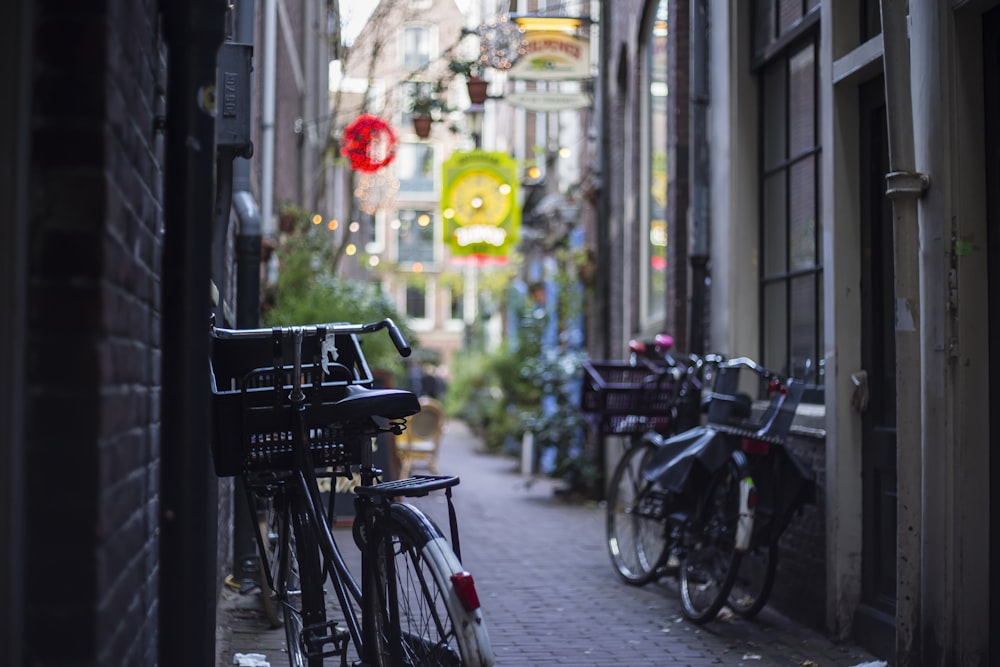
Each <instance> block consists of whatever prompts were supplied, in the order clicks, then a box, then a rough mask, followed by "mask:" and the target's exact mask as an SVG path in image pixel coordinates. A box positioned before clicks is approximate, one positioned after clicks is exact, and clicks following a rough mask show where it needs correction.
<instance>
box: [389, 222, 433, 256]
mask: <svg viewBox="0 0 1000 667" xmlns="http://www.w3.org/2000/svg"><path fill="white" fill-rule="evenodd" d="M397 238H398V253H397V254H398V258H399V261H400V262H424V263H430V262H433V261H434V214H433V213H431V212H430V211H412V210H402V211H400V212H399V229H398V235H397Z"/></svg>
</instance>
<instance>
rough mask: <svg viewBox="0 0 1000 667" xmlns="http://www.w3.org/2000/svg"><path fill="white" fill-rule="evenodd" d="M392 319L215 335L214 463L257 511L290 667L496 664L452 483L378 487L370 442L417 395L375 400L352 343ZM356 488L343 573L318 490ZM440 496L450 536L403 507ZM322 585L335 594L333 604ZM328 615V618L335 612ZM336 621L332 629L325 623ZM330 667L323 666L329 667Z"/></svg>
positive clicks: (417, 480) (404, 413)
mask: <svg viewBox="0 0 1000 667" xmlns="http://www.w3.org/2000/svg"><path fill="white" fill-rule="evenodd" d="M382 329H385V330H387V331H388V333H389V335H390V337H391V338H392V340H393V342H394V343H395V344H396V347H397V349H399V351H400V353H401V354H403V355H404V356H406V355H408V354H409V351H410V350H409V347H408V345H407V343H406V341H405V340H404V338H403V336H402V334H401V333H400V331H399V329H398V328H397V327H396V326H395V324H394V323H393V322H392V321H391V320H388V319H386V320H382V321H380V322H375V323H372V324H363V325H358V324H327V325H312V326H299V327H281V328H274V329H247V330H235V329H221V328H214V327H213V329H212V333H211V335H212V358H211V371H212V372H211V382H212V394H213V418H214V425H213V440H212V444H213V455H214V463H215V468H216V473H217V474H218V475H220V476H232V475H242V477H243V479H244V481H245V488H246V490H247V502H248V503H249V504H250V506H251V509H252V510H253V513H254V514H257V512H258V511H259V508H261V507H264V508H266V509H265V511H264V512H263V515H264V520H263V521H262V524H263V525H265V526H266V527H267V528H266V530H261V531H260V532H259V537H258V547H259V551H260V554H261V559H262V560H263V561H264V563H265V566H264V567H263V568H262V569H263V571H264V574H265V577H266V579H267V581H266V583H267V587H268V588H269V589H270V591H271V592H272V595H273V597H274V601H275V602H276V603H277V605H278V607H280V609H281V611H282V614H283V617H284V626H285V631H286V639H287V645H288V652H289V656H290V663H291V665H292V666H293V667H322V665H323V664H324V663H325V662H326V661H327V659H331V660H334V659H335V660H336V661H337V662H338V663H339V664H340V665H341V666H342V667H346V666H347V665H348V656H349V655H350V656H351V659H352V662H351V663H350V664H352V665H355V666H358V667H403V666H416V665H422V666H423V665H432V666H433V665H462V666H468V667H477V666H487V665H492V664H493V662H494V656H493V651H492V647H491V645H490V641H489V636H488V633H487V631H486V625H485V622H484V620H483V616H482V611H481V608H480V603H479V598H478V595H477V592H476V587H475V582H474V580H473V577H472V575H471V574H469V572H467V571H466V570H465V569H464V568H463V567H462V565H461V560H460V548H459V541H458V522H457V519H456V515H455V507H454V504H453V502H452V488H453V487H454V486H455V485H456V484H458V482H459V479H458V478H457V477H454V476H440V475H434V476H415V477H410V478H407V479H401V480H390V481H380V480H381V477H382V474H383V473H382V471H381V470H380V469H378V468H377V467H376V466H375V465H374V463H373V460H374V459H373V448H374V447H375V446H376V443H377V439H378V436H380V435H381V434H385V433H393V434H397V435H398V434H399V433H401V432H402V429H403V428H404V425H405V422H404V420H405V418H406V417H408V416H410V415H412V414H415V413H416V412H418V411H419V409H420V408H419V404H418V401H417V398H416V396H415V395H413V394H412V393H410V392H408V391H402V390H396V389H373V388H372V384H373V378H372V373H371V370H370V368H369V367H368V364H367V361H366V359H365V356H364V354H363V353H362V350H361V344H360V337H361V336H363V335H365V334H370V333H373V332H375V331H379V330H382ZM323 479H329V480H331V481H334V482H335V481H336V480H337V479H341V480H344V479H350V480H356V482H357V483H356V485H355V487H354V492H355V497H354V512H355V515H354V521H353V529H352V536H353V540H352V541H353V542H354V543H355V545H356V546H357V548H359V549H360V550H361V553H362V566H361V572H360V577H359V578H358V577H355V575H354V574H353V573H352V572H351V570H350V569H349V567H348V565H347V563H346V562H345V559H344V556H343V553H342V551H341V547H340V545H339V544H338V542H337V540H336V539H335V537H334V534H333V530H332V529H331V525H333V523H332V521H333V519H332V516H333V511H334V495H335V494H334V493H332V492H331V493H330V495H329V498H328V507H326V508H325V507H324V503H323V498H322V494H321V492H320V484H319V480H323ZM435 491H443V492H444V493H445V495H446V497H447V501H448V513H449V524H450V525H449V528H450V535H449V536H447V537H446V536H445V535H444V534H443V533H442V531H441V530H440V529H439V528H438V526H437V525H435V524H434V522H433V521H432V520H431V519H429V518H428V517H427V516H426V515H425V514H424V513H423V512H421V511H420V510H419V509H418V508H416V507H414V506H413V505H411V504H409V503H406V502H401V501H400V500H399V499H400V498H407V497H418V496H425V495H427V494H429V493H431V492H435ZM327 584H329V586H330V588H331V589H332V592H333V595H332V596H330V598H329V599H328V597H327V593H326V590H325V587H326V585H327ZM333 608H336V609H337V611H336V612H335V613H330V610H331V609H333ZM331 617H333V618H331ZM327 664H331V663H327Z"/></svg>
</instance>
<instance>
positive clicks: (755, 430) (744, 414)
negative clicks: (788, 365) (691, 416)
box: [708, 366, 805, 444]
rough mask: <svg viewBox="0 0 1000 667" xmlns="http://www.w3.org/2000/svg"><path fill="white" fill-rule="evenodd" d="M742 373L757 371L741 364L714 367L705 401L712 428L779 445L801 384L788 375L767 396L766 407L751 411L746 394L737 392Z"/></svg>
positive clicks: (802, 386)
mask: <svg viewBox="0 0 1000 667" xmlns="http://www.w3.org/2000/svg"><path fill="white" fill-rule="evenodd" d="M742 374H747V375H753V377H754V378H755V379H757V378H758V376H757V374H756V373H754V372H753V371H752V370H750V369H748V368H745V367H742V366H722V367H720V368H719V370H718V374H717V376H716V379H715V385H714V386H713V388H712V393H711V395H710V400H709V404H708V422H709V424H711V425H712V426H713V427H715V428H717V429H719V430H722V431H726V432H728V433H731V434H733V435H739V436H743V437H746V438H753V439H756V440H763V441H767V442H771V443H774V444H783V443H784V441H785V438H786V437H787V435H788V431H789V430H790V429H791V426H792V421H793V420H794V418H795V411H796V409H797V408H798V405H799V402H800V401H801V400H802V393H803V390H804V389H805V385H804V384H803V383H802V381H801V380H796V379H792V378H789V379H788V380H786V381H785V384H784V387H783V390H781V391H774V392H771V393H770V394H769V395H768V402H767V407H766V408H764V409H763V410H762V411H761V410H756V411H755V410H754V408H753V400H752V398H751V397H750V395H749V394H747V393H744V392H742V391H740V389H741V386H740V378H741V377H742V376H743V375H742Z"/></svg>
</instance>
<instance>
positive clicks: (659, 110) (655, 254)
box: [645, 0, 669, 319]
mask: <svg viewBox="0 0 1000 667" xmlns="http://www.w3.org/2000/svg"><path fill="white" fill-rule="evenodd" d="M667 9H668V5H667V0H660V3H659V5H658V6H657V13H656V20H655V21H654V22H653V27H652V34H651V35H650V39H649V53H648V54H647V63H648V68H649V91H648V93H649V94H648V97H647V100H648V105H649V108H648V117H649V127H648V128H647V132H648V134H647V141H648V143H647V146H648V147H649V148H648V150H649V158H648V164H647V172H646V173H647V174H648V176H647V177H648V182H649V192H648V195H647V196H648V201H647V207H646V210H647V211H648V217H647V219H646V220H645V223H646V248H645V254H646V277H647V280H646V303H645V317H646V318H648V319H655V318H657V317H661V316H662V315H663V313H664V311H665V310H666V294H667V181H668V174H667V151H668V144H667V129H668V127H667V123H668V120H667V101H668V97H667V96H668V94H669V90H668V88H667V64H668V59H667Z"/></svg>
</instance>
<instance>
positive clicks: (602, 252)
mask: <svg viewBox="0 0 1000 667" xmlns="http://www.w3.org/2000/svg"><path fill="white" fill-rule="evenodd" d="M609 4H610V3H608V2H602V3H601V9H600V17H601V21H600V25H601V31H600V35H599V37H600V40H601V42H600V52H601V56H600V57H601V62H602V63H610V62H612V60H611V55H612V54H611V47H612V44H613V40H612V30H611V25H612V23H611V10H610V8H609V7H608V5H609ZM600 71H601V72H604V75H603V76H601V74H600V73H599V74H598V78H597V82H596V90H598V91H599V94H598V95H596V98H597V99H596V100H595V101H594V103H595V104H596V105H597V113H598V118H599V121H598V136H599V137H600V140H599V142H598V144H597V151H598V155H597V164H598V165H599V167H598V169H599V173H598V178H599V179H600V182H599V184H598V193H597V224H596V225H595V227H596V230H595V231H596V234H595V236H596V239H595V240H596V246H595V249H596V251H597V252H596V255H597V270H596V271H595V273H596V275H597V290H596V291H597V299H596V300H597V303H596V304H594V317H595V318H596V319H595V321H596V322H597V323H598V327H597V330H598V331H599V332H600V333H599V334H598V336H597V338H598V349H597V350H591V353H592V354H596V355H597V358H599V359H611V358H612V357H611V355H612V351H611V338H610V336H608V333H607V332H608V324H607V323H608V322H610V321H611V319H610V318H611V310H610V307H609V306H610V294H611V253H612V251H613V249H612V247H611V235H610V234H609V233H608V226H609V225H610V224H611V202H610V201H609V199H610V198H609V197H608V193H607V192H606V183H607V174H608V173H610V169H609V167H610V165H609V164H608V156H609V155H611V151H610V143H611V133H610V132H609V129H610V127H611V112H610V107H611V104H610V91H609V88H610V81H612V80H613V79H612V77H611V76H609V75H608V74H607V73H606V68H601V70H600ZM588 329H590V330H591V331H593V330H594V327H588Z"/></svg>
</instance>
